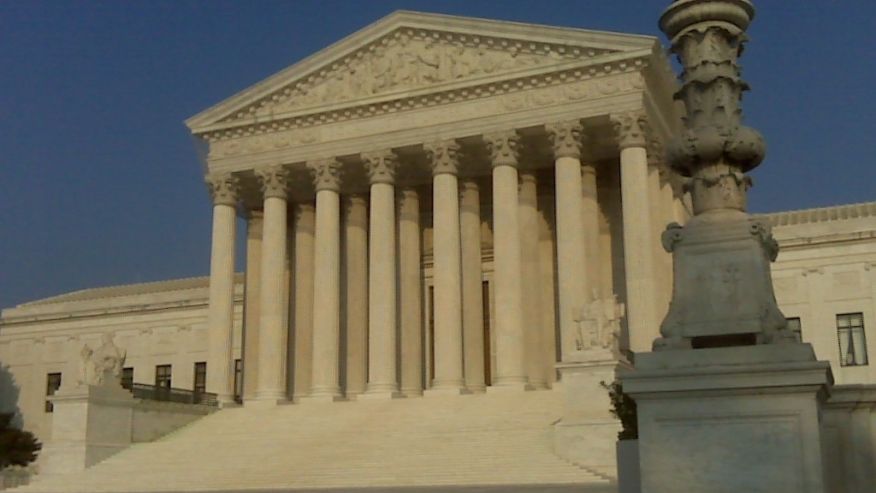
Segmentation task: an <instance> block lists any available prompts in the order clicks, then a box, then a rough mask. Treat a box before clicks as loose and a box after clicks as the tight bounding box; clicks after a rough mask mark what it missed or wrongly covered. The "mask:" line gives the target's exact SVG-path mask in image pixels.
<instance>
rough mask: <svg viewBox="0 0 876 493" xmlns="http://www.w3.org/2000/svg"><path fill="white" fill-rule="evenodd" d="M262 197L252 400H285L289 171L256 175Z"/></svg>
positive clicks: (273, 169) (275, 169) (263, 171)
mask: <svg viewBox="0 0 876 493" xmlns="http://www.w3.org/2000/svg"><path fill="white" fill-rule="evenodd" d="M256 174H257V176H258V178H259V180H260V181H261V184H262V192H263V194H264V217H263V219H262V221H263V224H262V269H261V281H262V282H261V288H260V289H259V299H260V300H261V303H260V304H259V360H258V361H259V363H258V364H259V375H258V387H257V388H256V395H255V399H256V400H258V401H264V402H274V403H275V402H277V401H279V400H282V399H284V398H285V397H286V395H285V394H286V392H285V388H286V386H285V376H286V369H285V367H284V362H285V357H286V355H285V348H286V338H285V332H286V330H287V329H286V323H285V322H286V308H287V303H288V298H287V297H286V296H285V294H286V293H287V291H286V289H285V288H286V282H287V281H286V276H285V274H286V234H287V215H286V193H287V192H286V188H287V185H288V183H287V182H288V177H289V174H288V171H287V170H286V169H285V168H283V167H280V166H274V167H270V168H264V169H260V170H257V171H256Z"/></svg>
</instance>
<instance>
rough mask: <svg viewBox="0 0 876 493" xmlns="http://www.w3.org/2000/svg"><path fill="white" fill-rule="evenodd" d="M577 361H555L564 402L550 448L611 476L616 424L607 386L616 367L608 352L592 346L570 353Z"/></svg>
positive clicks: (617, 424)
mask: <svg viewBox="0 0 876 493" xmlns="http://www.w3.org/2000/svg"><path fill="white" fill-rule="evenodd" d="M573 357H574V359H576V360H579V361H570V362H562V363H558V364H557V370H559V372H560V381H559V382H558V383H559V385H557V386H556V387H559V389H558V390H559V391H560V392H563V394H564V396H565V397H564V399H565V403H564V406H563V418H562V419H561V420H560V421H559V422H558V423H556V424H555V425H554V451H555V452H556V453H557V455H559V456H560V457H562V458H564V459H566V460H568V461H570V462H573V463H575V464H578V465H581V466H585V467H588V468H591V469H595V470H597V471H599V472H601V473H604V474H607V475H610V476H614V475H615V471H616V468H617V463H616V454H615V442H616V441H617V434H618V432H619V431H620V429H621V427H620V423H619V422H618V420H617V419H615V418H614V416H612V415H611V413H610V411H609V409H611V401H610V399H609V397H608V389H606V388H605V387H603V386H602V383H605V385H610V384H611V383H612V382H613V381H614V380H615V375H616V372H617V370H618V369H619V368H623V367H625V366H626V363H624V362H621V361H618V359H617V357H616V356H615V355H614V354H613V353H612V351H610V350H607V349H593V350H590V351H582V352H580V353H576V354H574V355H573Z"/></svg>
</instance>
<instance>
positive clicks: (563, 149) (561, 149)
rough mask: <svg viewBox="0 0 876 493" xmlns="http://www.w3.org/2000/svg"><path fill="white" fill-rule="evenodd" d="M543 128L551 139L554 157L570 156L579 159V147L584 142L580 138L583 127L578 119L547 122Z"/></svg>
mask: <svg viewBox="0 0 876 493" xmlns="http://www.w3.org/2000/svg"><path fill="white" fill-rule="evenodd" d="M544 128H545V130H546V131H547V134H548V137H549V138H550V140H551V145H552V146H553V149H554V158H556V159H559V158H561V157H572V158H575V159H581V148H582V147H583V144H584V142H583V140H582V137H583V133H584V132H583V131H584V127H583V126H582V125H581V122H580V121H578V120H569V121H564V122H554V123H547V124H545V126H544Z"/></svg>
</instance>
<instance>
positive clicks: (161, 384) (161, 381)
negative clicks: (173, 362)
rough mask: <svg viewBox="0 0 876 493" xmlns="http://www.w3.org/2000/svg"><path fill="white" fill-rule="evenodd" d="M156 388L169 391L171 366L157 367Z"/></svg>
mask: <svg viewBox="0 0 876 493" xmlns="http://www.w3.org/2000/svg"><path fill="white" fill-rule="evenodd" d="M155 386H156V387H158V388H164V389H169V388H170V386H171V374H170V365H158V366H156V367H155Z"/></svg>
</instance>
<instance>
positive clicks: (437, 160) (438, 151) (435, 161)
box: [423, 140, 460, 176]
mask: <svg viewBox="0 0 876 493" xmlns="http://www.w3.org/2000/svg"><path fill="white" fill-rule="evenodd" d="M423 149H424V150H425V151H426V156H427V158H428V159H429V165H430V166H431V167H432V175H433V176H435V175H440V174H451V175H457V174H459V157H460V156H459V149H460V146H459V144H458V143H457V142H456V141H455V140H442V141H439V142H431V143H428V144H423Z"/></svg>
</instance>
